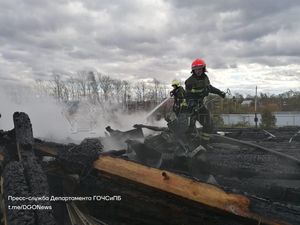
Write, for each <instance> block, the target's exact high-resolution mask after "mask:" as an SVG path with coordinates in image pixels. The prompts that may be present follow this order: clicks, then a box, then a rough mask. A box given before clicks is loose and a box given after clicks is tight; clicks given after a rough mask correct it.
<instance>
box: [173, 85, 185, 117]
mask: <svg viewBox="0 0 300 225" xmlns="http://www.w3.org/2000/svg"><path fill="white" fill-rule="evenodd" d="M172 87H173V90H172V91H171V92H170V96H171V97H173V98H174V104H173V112H174V113H175V114H176V116H177V117H178V115H179V113H181V112H183V111H184V110H185V109H186V108H187V104H186V100H185V90H184V88H183V87H182V86H180V83H179V81H178V80H173V81H172Z"/></svg>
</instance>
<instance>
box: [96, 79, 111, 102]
mask: <svg viewBox="0 0 300 225" xmlns="http://www.w3.org/2000/svg"><path fill="white" fill-rule="evenodd" d="M98 80H99V86H100V88H101V89H102V91H103V95H104V100H105V101H107V100H108V95H109V93H110V92H111V89H112V85H113V80H112V79H111V78H110V77H109V76H105V75H101V74H99V75H98Z"/></svg>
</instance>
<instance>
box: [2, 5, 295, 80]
mask: <svg viewBox="0 0 300 225" xmlns="http://www.w3.org/2000/svg"><path fill="white" fill-rule="evenodd" d="M299 13H300V2H299V1H298V0H285V1H280V0H251V1H246V0H244V1H243V0H228V1H219V0H218V1H217V0H211V1H204V0H186V1H180V0H158V1H150V0H149V1H147V0H145V1H137V0H131V1H121V0H116V1H108V0H101V1H98V0H97V1H96V0H85V1H82V0H80V1H69V0H57V1H50V0H45V1H39V0H28V1H21V0H10V1H1V2H0V66H1V68H2V69H1V70H0V73H1V74H0V76H2V77H5V76H9V75H7V74H12V73H13V71H14V70H15V73H14V74H15V75H14V78H16V77H17V76H21V74H26V76H28V79H36V78H41V79H43V78H46V77H47V76H48V75H49V73H51V71H65V72H76V71H79V70H82V69H83V68H94V69H95V70H99V71H101V72H104V73H108V74H111V76H116V77H119V75H120V74H122V76H124V79H125V78H126V76H128V77H132V76H135V77H137V78H147V77H156V78H159V79H161V80H163V81H166V82H169V81H170V80H172V79H173V78H174V76H175V74H178V73H180V74H183V71H187V74H186V75H185V76H186V77H187V76H189V73H188V72H189V69H190V68H189V67H190V64H191V61H192V60H193V59H194V58H197V57H203V58H204V59H205V60H206V61H207V64H208V67H209V68H211V69H224V70H226V69H228V68H230V69H232V70H233V69H238V68H239V65H250V64H260V65H261V66H262V67H263V66H267V67H278V66H288V65H290V64H298V63H299V61H300V44H299V41H298V37H299V36H300V24H299V23H298V21H299V19H300V16H299V15H300V14H299ZM276 71H277V72H278V70H276ZM22 76H24V75H22ZM44 76H45V77H44ZM270 76H272V75H270ZM270 76H268V79H269V80H271V78H270ZM274 76H275V75H274ZM282 76H288V75H286V74H283V75H282ZM299 76H300V75H299V73H298V74H297V75H296V76H295V77H296V78H299ZM289 79H290V78H289ZM299 86H300V85H299Z"/></svg>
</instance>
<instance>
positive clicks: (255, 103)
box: [254, 86, 258, 129]
mask: <svg viewBox="0 0 300 225" xmlns="http://www.w3.org/2000/svg"><path fill="white" fill-rule="evenodd" d="M256 107H257V86H256V87H255V101H254V113H255V116H254V122H255V128H256V129H257V122H258V118H257V113H256Z"/></svg>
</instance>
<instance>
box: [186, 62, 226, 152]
mask: <svg viewBox="0 0 300 225" xmlns="http://www.w3.org/2000/svg"><path fill="white" fill-rule="evenodd" d="M191 67H192V71H191V73H192V75H191V76H190V77H189V78H188V79H187V80H186V81H185V89H186V100H187V104H188V112H189V113H190V122H189V131H190V132H192V131H195V129H196V126H195V124H196V121H198V122H199V123H200V124H201V125H202V126H203V128H202V132H201V135H200V137H201V140H202V143H203V145H204V146H206V145H207V143H208V142H209V139H210V134H211V133H212V132H213V124H212V119H211V116H210V112H209V110H208V109H207V108H206V106H205V105H204V102H203V101H204V98H205V97H206V96H208V94H209V93H213V94H217V95H219V96H221V97H222V98H225V96H226V94H225V93H224V92H223V91H220V90H219V89H217V88H215V87H213V86H212V85H211V84H210V81H209V79H208V76H207V74H206V73H205V72H207V70H206V63H205V61H204V60H203V59H196V60H194V61H193V63H192V66H191Z"/></svg>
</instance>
